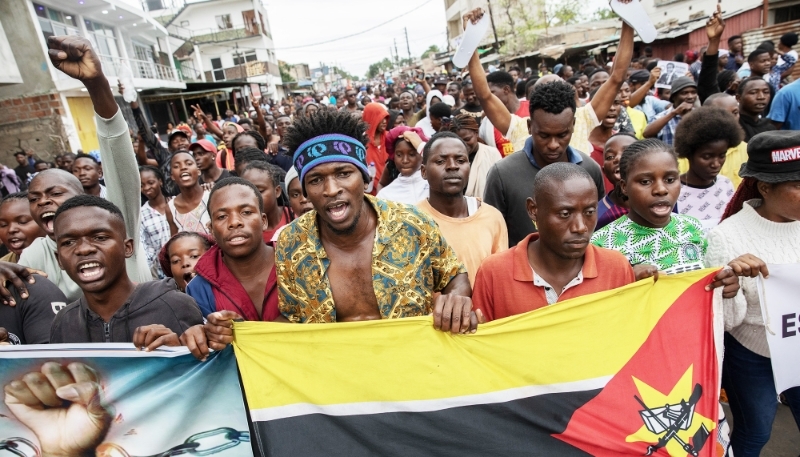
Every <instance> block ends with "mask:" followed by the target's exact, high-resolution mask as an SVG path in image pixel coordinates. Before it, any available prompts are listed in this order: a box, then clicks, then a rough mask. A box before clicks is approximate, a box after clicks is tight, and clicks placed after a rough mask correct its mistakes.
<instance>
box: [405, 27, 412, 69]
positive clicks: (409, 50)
mask: <svg viewBox="0 0 800 457" xmlns="http://www.w3.org/2000/svg"><path fill="white" fill-rule="evenodd" d="M403 32H405V34H406V50H407V51H408V64H409V65H411V46H409V45H408V29H407V28H406V27H403Z"/></svg>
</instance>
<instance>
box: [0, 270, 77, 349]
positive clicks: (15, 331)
mask: <svg viewBox="0 0 800 457" xmlns="http://www.w3.org/2000/svg"><path fill="white" fill-rule="evenodd" d="M34 277H35V278H36V282H35V283H33V284H26V285H25V286H26V287H27V288H28V298H26V299H23V298H22V297H20V295H19V290H17V288H16V287H14V285H13V284H11V283H10V282H9V283H8V286H7V287H8V291H9V292H11V295H12V296H13V297H14V301H15V302H16V303H17V306H6V305H3V304H0V327H3V328H5V329H6V331H7V332H8V342H9V343H11V344H47V343H48V342H49V340H50V327H51V324H52V323H53V319H54V318H55V317H56V313H57V312H58V311H59V310H60V309H62V308H64V307H66V306H67V297H65V296H64V293H63V292H61V289H59V288H58V286H56V285H55V284H53V283H52V282H50V281H49V280H48V279H47V278H45V277H44V276H39V275H34Z"/></svg>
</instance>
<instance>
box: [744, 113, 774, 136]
mask: <svg viewBox="0 0 800 457" xmlns="http://www.w3.org/2000/svg"><path fill="white" fill-rule="evenodd" d="M739 125H741V126H742V130H744V141H747V142H749V141H750V138H753V137H754V136H756V135H758V134H759V133H762V132H769V131H770V130H775V126H774V125H772V122H770V120H769V119H767V118H766V117H763V116H762V117H761V118H759V119H754V118H752V117H750V116H748V115H747V114H744V113H741V112H740V113H739Z"/></svg>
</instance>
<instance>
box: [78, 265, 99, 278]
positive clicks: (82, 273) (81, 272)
mask: <svg viewBox="0 0 800 457" xmlns="http://www.w3.org/2000/svg"><path fill="white" fill-rule="evenodd" d="M103 270H104V268H103V267H102V266H101V265H100V264H99V263H98V262H86V263H84V264H81V265H78V276H79V277H80V278H81V280H82V281H92V280H94V279H97V278H98V277H99V276H100V275H101V274H102V273H103Z"/></svg>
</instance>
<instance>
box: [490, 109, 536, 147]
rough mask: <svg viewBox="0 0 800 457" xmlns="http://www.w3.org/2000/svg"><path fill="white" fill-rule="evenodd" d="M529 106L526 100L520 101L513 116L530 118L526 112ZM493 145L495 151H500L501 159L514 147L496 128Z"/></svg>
mask: <svg viewBox="0 0 800 457" xmlns="http://www.w3.org/2000/svg"><path fill="white" fill-rule="evenodd" d="M529 106H530V102H529V101H528V100H522V101H521V102H519V108H518V109H517V112H516V113H514V114H516V115H517V116H519V117H523V118H525V117H528V116H530V113H529V112H528V111H529V109H528V107H529ZM494 144H495V145H496V146H497V150H498V151H500V155H502V156H503V157H505V156H507V155H509V154H511V153H513V152H514V145H513V144H511V142H510V141H508V140H507V139H506V137H504V136H503V134H501V133H500V131H499V130H497V128H496V127H495V129H494Z"/></svg>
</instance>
